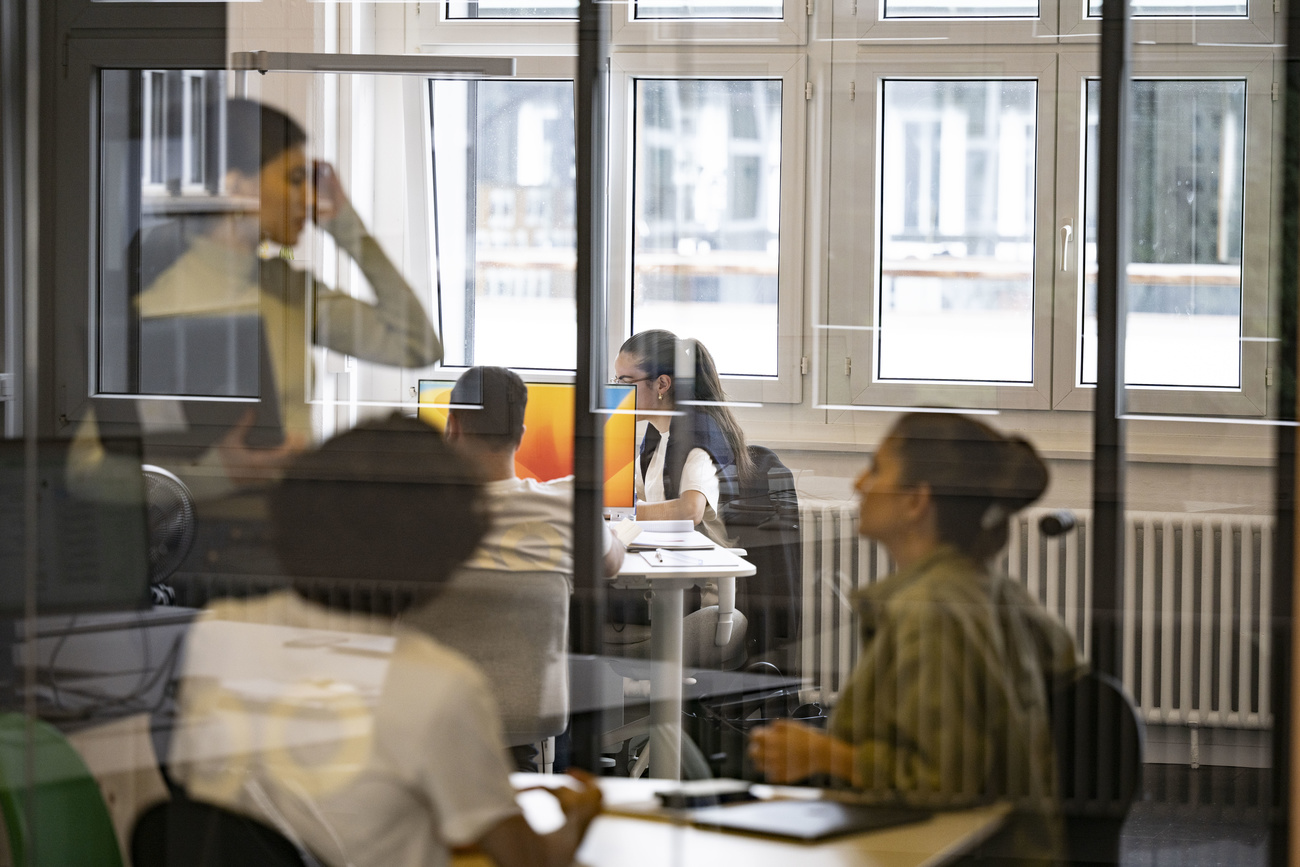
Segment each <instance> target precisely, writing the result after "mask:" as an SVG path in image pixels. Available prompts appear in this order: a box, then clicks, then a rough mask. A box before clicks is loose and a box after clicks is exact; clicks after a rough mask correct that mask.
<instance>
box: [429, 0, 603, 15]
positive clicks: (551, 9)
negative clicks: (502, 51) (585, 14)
mask: <svg viewBox="0 0 1300 867" xmlns="http://www.w3.org/2000/svg"><path fill="white" fill-rule="evenodd" d="M577 17H578V4H577V3H576V2H574V0H550V2H541V3H528V4H519V3H511V2H508V0H506V2H502V0H450V2H448V3H447V19H448V20H473V19H484V18H487V19H493V18H494V19H510V18H577Z"/></svg>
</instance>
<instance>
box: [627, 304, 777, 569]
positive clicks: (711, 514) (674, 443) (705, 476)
mask: <svg viewBox="0 0 1300 867" xmlns="http://www.w3.org/2000/svg"><path fill="white" fill-rule="evenodd" d="M614 374H615V377H614V381H615V382H616V383H621V384H624V385H635V386H636V408H637V416H638V417H639V418H644V419H646V420H647V421H649V425H648V426H647V427H646V436H645V439H644V440H643V441H642V446H641V456H640V460H638V461H637V471H636V495H637V499H638V500H639V501H640V502H639V503H638V505H637V511H636V514H637V517H638V518H640V519H642V520H671V519H679V520H680V519H689V520H690V521H691V522H692V523H693V524H695V525H697V526H699V527H700V528H701V530H702V531H703V532H704V533H705V534H706V535H708V536H709V537H710V538H712V539H713V540H714V541H716V542H719V543H721V544H726V542H727V531H726V527H725V525H724V524H723V523H722V519H721V518H719V517H718V510H719V509H720V508H721V505H722V503H724V502H725V501H726V500H727V499H730V498H731V497H732V496H735V492H736V486H737V484H738V483H739V482H740V481H741V480H743V479H746V478H748V477H749V475H750V473H751V471H752V462H751V460H750V458H749V452H748V450H747V448H746V445H745V434H744V432H742V431H741V429H740V425H739V424H738V423H737V422H736V419H735V416H733V415H732V414H731V410H730V409H729V408H728V407H727V405H726V400H727V399H726V395H725V394H724V393H723V391H722V381H721V379H720V378H719V377H718V369H717V366H716V365H715V364H714V363H713V357H712V356H711V355H710V354H709V351H708V350H707V349H705V348H704V344H702V343H700V342H699V341H698V340H692V339H689V338H687V339H681V338H678V337H677V335H675V334H673V333H672V332H671V331H663V330H652V331H642V332H640V333H638V334H634V335H632V337H630V338H628V340H627V341H626V342H625V343H624V344H623V346H622V348H621V349H619V352H618V357H617V358H616V359H615V360H614Z"/></svg>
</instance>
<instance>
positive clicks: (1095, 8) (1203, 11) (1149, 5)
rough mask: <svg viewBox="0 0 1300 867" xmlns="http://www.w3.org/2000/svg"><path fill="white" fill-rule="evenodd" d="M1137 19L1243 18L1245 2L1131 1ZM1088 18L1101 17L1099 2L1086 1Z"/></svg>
mask: <svg viewBox="0 0 1300 867" xmlns="http://www.w3.org/2000/svg"><path fill="white" fill-rule="evenodd" d="M1129 8H1130V9H1131V10H1132V14H1133V16H1134V17H1137V18H1194V17H1197V16H1203V17H1206V18H1211V17H1212V18H1245V17H1247V15H1249V10H1248V8H1247V3H1246V0H1133V3H1132V5H1131V6H1130V7H1129ZM1088 16H1089V17H1090V18H1100V17H1101V0H1088Z"/></svg>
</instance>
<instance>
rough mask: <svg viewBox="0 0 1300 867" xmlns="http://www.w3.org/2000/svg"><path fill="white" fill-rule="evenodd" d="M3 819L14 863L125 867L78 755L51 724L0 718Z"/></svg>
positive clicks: (110, 822) (30, 866)
mask: <svg viewBox="0 0 1300 867" xmlns="http://www.w3.org/2000/svg"><path fill="white" fill-rule="evenodd" d="M29 758H30V763H31V764H30V767H31V770H32V771H33V776H32V779H31V780H30V785H29V780H28V760H29ZM0 814H3V816H4V823H5V829H6V830H7V831H8V838H9V855H10V861H9V863H11V864H21V865H24V867H66V865H69V864H76V865H78V867H122V855H121V852H120V851H119V849H118V845H117V835H116V834H115V833H114V831H113V820H112V818H111V817H110V816H109V814H108V807H107V806H106V805H105V804H104V797H103V795H102V794H101V793H100V791H99V786H98V785H97V784H96V783H95V780H94V778H93V777H91V775H90V771H89V770H87V768H86V764H85V762H83V761H82V760H81V756H79V755H78V754H77V751H76V750H74V749H73V748H72V746H71V745H70V744H68V742H67V741H66V740H65V739H64V737H63V735H61V734H60V733H59V732H58V731H57V730H56V729H54V728H53V727H52V726H50V725H49V724H48V723H44V722H41V721H40V720H35V719H28V718H27V717H24V716H22V715H21V714H3V715H0ZM73 829H75V830H73Z"/></svg>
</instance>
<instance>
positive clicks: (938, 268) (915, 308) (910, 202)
mask: <svg viewBox="0 0 1300 867" xmlns="http://www.w3.org/2000/svg"><path fill="white" fill-rule="evenodd" d="M1036 101H1037V83H1036V82H1033V81H886V82H885V85H884V118H883V121H884V123H883V127H882V130H883V136H884V141H883V143H882V147H881V172H880V176H881V188H882V192H881V245H880V249H881V256H880V284H879V285H880V298H879V308H878V310H879V316H878V319H877V324H878V326H879V329H880V330H879V340H878V346H879V369H878V370H879V373H878V375H879V378H880V379H910V380H949V381H994V382H1030V381H1032V380H1033V289H1034V275H1033V262H1034V167H1035V135H1036V123H1035V110H1036Z"/></svg>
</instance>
